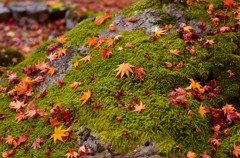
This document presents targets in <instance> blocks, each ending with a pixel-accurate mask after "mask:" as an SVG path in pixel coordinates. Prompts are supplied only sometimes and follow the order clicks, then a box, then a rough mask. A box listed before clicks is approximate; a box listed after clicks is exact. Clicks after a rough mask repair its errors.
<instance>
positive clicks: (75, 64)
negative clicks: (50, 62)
mask: <svg viewBox="0 0 240 158" xmlns="http://www.w3.org/2000/svg"><path fill="white" fill-rule="evenodd" d="M78 63H79V61H78V60H76V61H75V62H74V64H73V67H74V68H76V67H78Z"/></svg>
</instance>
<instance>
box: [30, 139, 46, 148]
mask: <svg viewBox="0 0 240 158" xmlns="http://www.w3.org/2000/svg"><path fill="white" fill-rule="evenodd" d="M43 142H45V140H44V139H42V138H36V139H35V141H34V142H33V144H32V148H33V149H37V148H41V143H43Z"/></svg>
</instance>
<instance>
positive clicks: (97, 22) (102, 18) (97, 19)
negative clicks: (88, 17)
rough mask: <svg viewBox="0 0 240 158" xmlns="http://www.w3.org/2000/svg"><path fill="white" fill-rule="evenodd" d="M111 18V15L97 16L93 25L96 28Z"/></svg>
mask: <svg viewBox="0 0 240 158" xmlns="http://www.w3.org/2000/svg"><path fill="white" fill-rule="evenodd" d="M109 18H111V15H110V14H109V13H104V15H103V16H97V17H96V18H95V21H94V23H95V24H96V25H98V26H100V25H102V23H103V22H104V21H105V20H106V19H109Z"/></svg>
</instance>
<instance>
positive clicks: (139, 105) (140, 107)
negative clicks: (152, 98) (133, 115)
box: [134, 102, 146, 113]
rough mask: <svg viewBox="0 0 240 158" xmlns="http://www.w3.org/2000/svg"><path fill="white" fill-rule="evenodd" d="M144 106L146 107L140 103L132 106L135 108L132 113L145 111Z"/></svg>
mask: <svg viewBox="0 0 240 158" xmlns="http://www.w3.org/2000/svg"><path fill="white" fill-rule="evenodd" d="M145 106H146V105H144V104H143V103H142V102H140V104H136V105H135V106H134V108H135V110H134V111H135V112H138V113H140V112H141V111H142V110H144V109H145Z"/></svg>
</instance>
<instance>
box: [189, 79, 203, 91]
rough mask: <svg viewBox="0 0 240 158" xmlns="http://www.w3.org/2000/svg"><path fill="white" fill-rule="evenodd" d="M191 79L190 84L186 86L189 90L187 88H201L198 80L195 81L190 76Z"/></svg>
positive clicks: (198, 89) (196, 89)
mask: <svg viewBox="0 0 240 158" xmlns="http://www.w3.org/2000/svg"><path fill="white" fill-rule="evenodd" d="M189 80H190V81H191V84H190V86H188V87H187V88H186V89H187V90H189V89H193V90H195V91H200V90H201V87H202V86H201V85H200V82H197V81H195V80H193V79H192V78H190V79H189Z"/></svg>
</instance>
